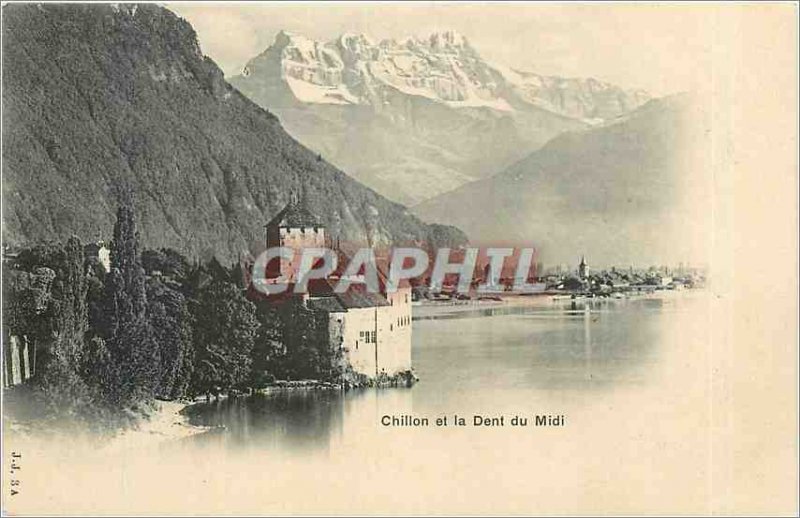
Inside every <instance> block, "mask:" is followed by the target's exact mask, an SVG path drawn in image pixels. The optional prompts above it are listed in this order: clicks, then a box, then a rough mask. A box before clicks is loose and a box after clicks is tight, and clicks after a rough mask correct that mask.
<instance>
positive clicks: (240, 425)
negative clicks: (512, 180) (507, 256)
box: [169, 291, 712, 514]
mask: <svg viewBox="0 0 800 518" xmlns="http://www.w3.org/2000/svg"><path fill="white" fill-rule="evenodd" d="M709 308H710V297H709V296H707V295H706V294H705V293H703V292H692V291H686V292H680V293H678V292H669V293H660V294H656V295H650V296H642V297H638V298H636V297H634V298H630V299H623V300H609V299H601V300H587V301H577V302H575V303H573V302H572V301H569V300H559V301H555V300H552V299H549V298H547V299H545V298H538V299H536V300H535V301H533V300H532V301H526V302H525V303H519V304H495V305H485V306H483V305H482V306H477V305H476V306H453V307H439V308H437V307H415V315H414V321H413V326H414V328H413V364H414V368H415V370H416V372H417V374H418V376H419V378H420V381H419V383H417V384H416V385H415V386H414V387H412V388H392V389H364V390H355V391H350V392H347V393H341V392H335V391H333V392H324V391H311V392H301V391H294V392H285V393H281V394H277V395H270V396H257V397H252V398H248V399H244V398H243V399H235V400H227V401H220V402H216V403H210V404H202V405H197V406H195V407H194V408H192V410H191V415H192V418H191V419H192V422H193V423H194V424H198V425H205V426H213V427H215V429H213V430H212V431H211V432H209V433H207V434H203V435H200V436H195V437H193V438H190V439H187V440H186V441H184V442H183V443H182V444H181V445H180V446H179V447H174V446H172V447H170V449H169V450H170V451H169V454H170V455H183V456H184V457H183V458H184V459H185V460H184V462H195V463H198V462H199V463H200V465H205V464H206V463H207V462H211V463H212V464H213V465H214V466H217V468H218V469H220V470H221V472H224V473H228V477H233V479H234V480H237V481H239V482H240V486H239V487H240V489H241V490H242V491H244V493H245V494H246V495H251V497H252V498H254V499H255V502H258V505H256V504H253V507H250V506H249V504H245V503H244V502H250V500H249V499H248V498H250V497H247V498H244V499H243V500H242V502H243V503H242V506H243V507H242V509H241V510H243V511H252V512H257V513H263V512H278V513H280V512H292V513H315V512H323V513H333V512H347V511H348V510H350V511H352V510H353V509H358V510H361V511H364V512H367V511H369V510H375V511H381V512H382V513H390V514H391V513H401V514H409V513H411V514H413V513H424V512H425V509H424V508H419V507H417V504H416V502H419V501H425V502H427V503H428V504H433V505H436V506H437V507H436V508H437V509H439V510H440V511H443V512H445V511H446V512H452V513H478V512H489V513H501V514H508V513H512V514H513V513H515V512H526V513H530V512H535V511H536V510H537V509H541V510H542V511H545V510H546V512H548V513H559V512H564V513H581V512H584V513H585V512H591V510H592V509H595V508H596V507H595V506H596V505H597V502H598V501H601V502H603V505H604V507H603V508H604V509H606V510H609V511H610V512H611V511H613V512H618V513H629V512H636V511H637V510H644V509H647V508H649V507H650V506H652V505H653V504H654V502H660V503H661V504H664V506H665V507H663V509H664V510H667V509H668V510H670V511H674V512H685V511H687V510H695V511H696V510H697V509H698V508H702V506H703V505H705V504H706V503H707V502H708V501H709V500H708V496H709V494H710V488H711V483H710V477H709V473H708V471H707V466H708V455H709V452H710V451H711V450H712V448H711V446H712V445H711V444H710V442H709V441H710V435H709V430H710V424H709V423H710V415H709V412H708V410H709V399H708V396H709V394H710V380H711V377H710V372H711V371H710V368H711V362H710V347H709V320H708V319H709V318H710V316H711V312H710V309H709ZM537 415H541V416H561V415H563V416H564V420H565V424H564V425H563V426H552V427H550V426H535V424H534V423H535V416H537ZM384 416H389V417H390V418H391V417H392V416H396V417H398V418H399V419H400V422H403V418H404V416H408V417H407V419H414V418H417V419H420V420H421V419H427V422H428V425H427V426H384V425H383V424H382V420H383V419H384ZM456 416H458V417H461V418H463V419H464V426H459V425H456V423H455V422H454V420H455V419H456ZM475 416H481V418H482V420H483V419H490V418H500V417H503V419H504V426H473V425H474V423H475ZM515 416H517V417H522V418H527V420H528V425H527V426H511V424H510V422H511V419H512V418H513V417H515ZM445 417H446V418H447V426H437V419H442V418H445ZM495 422H496V421H495ZM189 459H191V460H189ZM197 459H202V460H197ZM262 471H266V472H269V473H274V474H275V476H274V479H271V480H270V483H269V484H268V485H267V486H268V487H261V489H257V488H253V487H251V481H252V480H260V479H262V478H263V475H257V474H256V473H261V472H262ZM231 473H235V474H231ZM248 473H250V475H249V476H248ZM228 480H229V481H230V478H229V479H228ZM298 481H302V487H303V490H302V491H303V492H302V494H299V493H298V488H297V486H295V485H294V484H296V483H299V482H298ZM205 483H209V484H211V483H212V481H206V482H205ZM251 491H253V492H254V493H252V494H251V493H250V492H251ZM259 491H261V492H259ZM253 495H256V496H253ZM305 495H308V497H306V496H305ZM678 496H679V497H680V498H677V497H678ZM353 498H357V499H358V504H357V505H356V504H353V500H352V499H353ZM209 505H211V506H212V507H213V504H209ZM354 505H355V507H354ZM226 509H227V508H226ZM226 509H219V510H220V511H223V512H224V511H225V510H226Z"/></svg>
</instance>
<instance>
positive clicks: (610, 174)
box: [413, 94, 710, 265]
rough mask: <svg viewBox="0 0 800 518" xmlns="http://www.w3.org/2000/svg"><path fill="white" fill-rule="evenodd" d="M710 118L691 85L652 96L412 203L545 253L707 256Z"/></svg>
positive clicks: (473, 232)
mask: <svg viewBox="0 0 800 518" xmlns="http://www.w3.org/2000/svg"><path fill="white" fill-rule="evenodd" d="M709 128H710V122H709V115H708V113H707V110H706V108H705V105H704V104H703V102H702V100H701V99H698V98H697V97H695V96H694V95H692V94H677V95H672V96H668V97H665V98H660V99H653V100H650V101H648V102H647V103H645V104H644V105H643V106H641V107H639V108H638V109H637V110H634V111H633V112H631V113H629V114H626V115H624V116H620V117H618V118H617V119H615V120H613V121H609V122H608V123H606V124H604V125H601V126H596V127H593V128H590V129H587V130H583V131H576V132H566V133H563V134H561V135H559V136H557V137H555V138H553V139H552V140H551V141H549V142H548V143H547V144H545V145H544V146H543V147H542V148H540V149H539V150H537V151H535V152H534V153H532V154H530V155H528V156H527V157H525V158H523V159H522V160H520V161H518V162H516V163H514V164H513V165H511V166H510V167H508V168H507V169H505V170H504V171H502V172H500V173H498V174H496V175H494V176H492V177H490V178H487V179H482V180H478V181H475V182H472V183H470V184H466V185H463V186H461V187H459V188H457V189H455V190H453V191H451V192H448V193H444V194H442V195H440V196H437V197H435V198H432V199H430V200H427V201H425V202H424V203H422V204H420V205H418V206H416V207H414V209H413V210H414V212H415V213H416V214H418V215H419V216H420V217H422V218H423V219H431V218H440V219H441V221H444V222H447V223H450V224H456V225H458V226H459V228H462V229H463V230H464V231H465V232H466V233H467V235H468V236H469V238H470V239H471V240H473V241H474V242H479V243H486V242H492V241H498V240H499V241H503V242H516V243H529V244H530V245H533V246H535V247H537V248H538V249H539V252H540V254H541V256H540V257H541V258H542V260H543V261H545V262H548V261H549V262H556V263H564V262H567V263H569V262H570V261H572V262H575V261H577V258H579V257H580V255H581V254H587V256H588V257H589V259H590V261H595V262H600V263H602V264H607V265H613V264H617V265H625V264H637V265H649V264H663V263H658V261H669V260H674V262H675V264H677V263H678V262H680V261H685V262H689V261H690V260H695V261H696V262H698V263H699V262H702V261H703V260H705V259H706V258H707V250H705V249H704V247H705V246H707V234H706V233H705V231H706V230H707V228H708V224H709V223H708V217H709V215H708V213H707V211H706V209H705V207H706V203H705V200H706V198H707V197H708V193H709V192H710V183H709V181H710V180H709V179H710V175H709V170H710V167H709V165H708V164H709V162H708V160H709V158H708V152H707V150H708V142H709V138H710V129H709ZM478 200H479V202H478ZM470 201H471V202H470ZM698 258H699V259H698ZM576 264H577V263H576Z"/></svg>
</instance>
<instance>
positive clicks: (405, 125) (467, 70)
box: [232, 31, 649, 204]
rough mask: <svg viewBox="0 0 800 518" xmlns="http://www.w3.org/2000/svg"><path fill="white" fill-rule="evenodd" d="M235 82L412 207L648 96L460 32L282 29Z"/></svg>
mask: <svg viewBox="0 0 800 518" xmlns="http://www.w3.org/2000/svg"><path fill="white" fill-rule="evenodd" d="M232 83H233V84H234V85H235V86H237V87H238V88H239V89H240V90H241V91H242V92H243V93H244V94H245V95H247V96H249V97H250V98H251V99H253V100H254V101H255V102H257V103H259V104H261V105H262V106H263V107H265V108H267V109H270V110H272V111H274V112H276V113H277V114H278V116H279V117H280V118H281V120H282V122H283V123H284V125H285V126H286V128H287V129H288V130H289V131H290V133H293V134H294V135H295V136H296V137H298V138H299V139H300V140H301V141H302V142H304V143H305V144H306V145H308V146H310V147H311V148H313V149H316V150H317V151H319V152H320V153H321V154H322V155H323V156H325V158H327V159H329V160H331V161H333V162H334V163H336V164H337V165H339V166H341V167H343V168H344V169H345V170H346V171H347V172H348V173H350V174H352V175H353V176H355V177H356V178H358V179H359V180H361V181H363V182H364V183H366V184H367V185H370V186H372V187H373V188H375V189H376V190H378V191H379V192H382V193H384V194H386V195H387V196H390V197H392V198H394V199H396V200H398V201H401V202H404V203H410V204H413V203H416V202H418V201H421V200H423V199H426V198H429V197H431V196H434V195H436V194H438V193H439V192H443V191H445V190H449V189H452V188H454V187H456V186H458V185H460V184H462V183H464V182H465V181H469V180H470V179H475V178H480V177H485V176H487V175H490V174H492V173H495V172H497V171H499V170H501V169H503V168H504V167H506V166H508V165H509V164H511V163H512V162H514V161H515V160H517V159H519V158H521V157H523V156H525V155H526V154H528V153H530V152H531V151H533V150H535V149H536V148H538V147H539V146H541V145H542V144H544V142H546V141H547V140H549V139H550V138H552V137H554V136H555V135H557V134H559V133H561V132H563V131H567V130H571V129H580V128H583V127H586V126H588V125H593V124H596V123H600V122H602V121H604V120H608V119H612V118H614V117H617V116H619V115H622V114H624V113H627V112H629V111H631V110H633V109H635V108H637V107H638V106H640V105H641V104H643V103H644V102H646V101H647V100H648V99H649V96H648V95H647V93H645V92H643V91H640V90H625V89H622V88H620V87H617V86H614V85H611V84H608V83H603V82H600V81H596V80H594V79H563V78H558V77H548V76H541V75H537V74H534V73H530V72H523V71H519V70H515V69H510V68H507V67H504V66H500V65H497V64H492V63H489V62H488V61H486V60H485V59H483V58H482V57H481V56H480V54H479V53H478V51H477V50H476V49H475V48H474V47H473V46H472V45H471V44H470V43H469V41H468V40H467V39H466V38H465V37H464V36H462V35H460V34H458V33H457V32H453V31H445V32H438V33H434V34H431V35H430V36H428V37H426V38H418V37H411V38H406V39H403V40H400V41H397V40H383V41H380V42H376V41H375V40H373V39H371V38H370V37H368V36H366V35H362V34H349V33H348V34H343V35H342V36H340V37H338V38H336V39H334V40H332V41H328V42H320V41H315V40H312V39H309V38H307V37H304V36H302V35H298V34H293V33H288V32H285V31H281V32H279V33H278V35H277V36H276V38H275V41H274V43H273V44H272V45H271V46H270V47H269V48H267V49H266V50H265V51H264V52H263V53H261V54H260V55H258V56H256V57H255V58H253V59H252V60H250V62H248V63H247V65H246V66H245V67H244V69H243V71H242V74H241V75H239V76H236V77H234V78H232ZM423 177H424V178H423Z"/></svg>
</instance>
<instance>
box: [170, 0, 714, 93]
mask: <svg viewBox="0 0 800 518" xmlns="http://www.w3.org/2000/svg"><path fill="white" fill-rule="evenodd" d="M166 5H167V6H168V7H169V8H170V9H172V10H173V11H175V12H176V13H178V14H179V15H180V16H182V17H184V18H185V19H187V20H188V21H189V22H190V23H191V24H192V25H193V26H194V28H195V30H196V31H197V34H198V37H199V40H200V45H201V47H202V49H203V52H204V53H205V54H207V55H208V56H210V57H211V58H212V59H214V60H215V61H216V62H217V64H218V65H219V66H220V67H222V69H223V70H224V71H225V74H226V75H228V76H230V75H235V74H237V73H239V71H240V70H241V69H242V67H243V66H244V64H245V63H246V62H247V61H248V60H249V59H250V58H252V57H253V56H255V55H256V54H258V53H260V52H261V51H263V50H264V49H265V48H266V47H268V46H269V45H270V44H271V43H272V41H273V39H274V37H275V34H276V33H277V32H278V31H279V30H281V29H286V30H289V31H294V32H299V33H302V34H305V35H306V36H309V37H312V38H315V39H324V40H327V39H331V38H334V37H336V36H338V35H339V34H341V33H343V32H361V33H366V34H369V35H370V36H371V37H373V38H374V39H376V40H380V39H384V38H401V37H404V36H408V35H426V34H428V33H430V32H432V31H435V30H445V29H453V30H456V31H458V32H460V33H462V34H463V35H464V36H466V37H467V39H468V40H469V41H470V42H471V43H472V45H473V46H474V47H475V48H476V49H477V50H478V52H479V53H480V54H481V55H482V56H484V57H485V58H487V59H489V60H491V61H494V62H497V63H500V64H504V65H509V66H513V67H516V68H521V69H523V70H529V71H532V72H537V73H540V74H547V75H559V76H568V77H595V78H597V79H600V80H605V81H610V82H612V83H616V84H619V85H620V86H625V87H631V88H644V89H646V90H648V91H650V92H651V93H653V94H656V95H662V94H668V93H673V92H677V91H685V90H694V89H696V88H698V87H699V86H701V84H700V83H702V82H704V81H705V79H704V77H706V73H707V71H708V70H709V68H710V66H709V64H710V61H709V56H710V54H709V51H710V46H709V41H710V39H711V38H712V37H713V30H714V24H713V23H712V22H711V20H713V17H714V16H718V15H719V12H720V9H719V8H718V7H717V6H710V5H685V4H684V5H679V6H675V5H672V6H665V5H654V4H651V5H637V4H601V3H591V4H588V3H587V4H578V3H568V4H551V3H548V4H521V3H502V4H501V3H494V4H491V5H488V4H480V3H428V2H413V3H405V4H403V3H383V4H374V3H366V2H356V3H291V4H289V3H271V4H270V3H237V4H230V3H228V4H215V3H202V4H200V3H168V4H166Z"/></svg>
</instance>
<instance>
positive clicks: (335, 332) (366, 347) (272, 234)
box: [250, 199, 411, 378]
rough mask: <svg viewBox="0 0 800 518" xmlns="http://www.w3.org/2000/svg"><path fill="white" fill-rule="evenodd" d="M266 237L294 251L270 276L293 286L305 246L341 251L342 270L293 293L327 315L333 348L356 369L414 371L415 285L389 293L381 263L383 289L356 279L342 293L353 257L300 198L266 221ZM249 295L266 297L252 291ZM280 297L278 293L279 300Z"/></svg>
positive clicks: (392, 372) (270, 243)
mask: <svg viewBox="0 0 800 518" xmlns="http://www.w3.org/2000/svg"><path fill="white" fill-rule="evenodd" d="M265 236H266V246H267V248H271V247H279V246H280V247H286V248H291V249H292V250H293V251H294V256H295V258H294V259H293V260H291V261H280V262H279V261H277V260H276V261H273V263H275V264H274V265H268V268H267V278H270V277H275V278H277V277H281V278H283V279H287V280H289V282H290V284H292V283H294V282H297V281H298V280H299V279H298V278H297V273H298V267H299V264H298V263H299V257H300V252H301V251H302V249H303V248H322V247H327V248H331V249H334V250H335V251H336V253H337V254H338V256H339V257H338V259H339V260H338V264H339V267H338V268H337V271H335V272H334V273H333V274H331V275H329V276H328V277H327V278H326V279H314V280H311V281H310V282H309V283H308V290H307V292H306V293H304V294H297V295H289V296H295V297H301V298H302V300H303V303H304V304H305V305H306V307H308V308H309V309H311V310H313V311H316V312H321V313H324V314H325V315H327V330H326V332H325V333H324V334H325V335H326V336H327V337H328V341H329V344H330V346H331V347H338V348H340V349H341V350H342V352H343V353H344V358H345V361H347V362H348V363H349V365H350V367H352V369H353V371H355V372H356V373H359V374H364V375H366V376H368V377H370V378H376V377H378V376H380V375H383V374H385V375H388V376H392V375H395V374H397V373H400V372H405V371H409V370H410V369H411V286H410V284H408V283H407V282H405V283H403V284H402V285H401V286H400V287H399V288H398V289H397V290H396V291H394V292H391V293H390V292H388V290H387V284H388V283H387V280H388V276H387V274H386V272H385V271H383V270H382V269H381V268H380V267H379V265H377V264H376V265H375V266H376V270H377V272H378V281H379V288H380V289H379V290H378V292H376V293H370V292H369V291H368V290H367V289H366V286H365V285H364V284H363V283H354V284H351V285H350V287H349V288H348V289H347V290H346V291H345V292H343V293H337V292H336V291H335V287H336V285H337V284H338V282H339V281H340V280H341V279H342V274H343V270H344V269H345V268H346V265H347V264H349V263H350V257H349V256H348V254H347V253H346V252H345V251H344V250H341V249H339V247H338V246H334V245H333V241H332V240H331V238H330V236H329V235H328V233H327V232H326V228H325V226H324V225H323V223H322V222H321V220H320V219H319V218H318V217H317V216H316V215H315V214H314V213H313V212H312V211H311V210H309V208H308V207H307V206H305V204H304V203H302V202H298V201H297V200H296V199H293V200H292V201H290V202H289V203H288V204H287V205H286V207H284V209H283V210H281V211H280V212H279V213H278V214H277V215H276V216H275V217H273V218H272V219H271V220H270V221H269V222H268V223H267V224H266V225H265ZM292 287H293V286H290V288H289V291H291V289H292ZM250 296H251V297H254V298H262V299H263V297H260V296H259V295H257V294H254V293H252V291H251V294H250ZM280 300H281V298H280V297H279V298H277V299H275V302H276V303H277V302H279V301H280Z"/></svg>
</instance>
